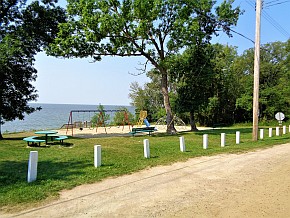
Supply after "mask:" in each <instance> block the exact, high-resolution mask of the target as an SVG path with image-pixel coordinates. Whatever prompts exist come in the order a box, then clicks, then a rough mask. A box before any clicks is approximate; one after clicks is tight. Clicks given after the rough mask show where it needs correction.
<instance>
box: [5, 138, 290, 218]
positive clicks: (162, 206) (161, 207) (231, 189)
mask: <svg viewBox="0 0 290 218" xmlns="http://www.w3.org/2000/svg"><path fill="white" fill-rule="evenodd" d="M289 201H290V144H284V145H278V146H275V147H273V148H269V149H266V150H260V151H256V152H249V153H244V154H239V155H237V154H229V155H218V156H212V157H201V158H195V159H191V160H189V161H187V162H183V163H176V164H173V165H171V166H161V167H155V168H151V169H148V170H144V171H141V172H138V173H134V174H132V175H127V176H122V177H119V178H115V179H107V180H104V181H103V182H100V183H96V184H92V185H83V186H79V187H77V188H74V189H73V190H70V191H64V192H63V193H62V194H61V197H60V199H59V200H58V201H56V202H53V203H51V204H49V205H46V206H44V207H40V208H35V209H33V210H29V211H26V212H22V213H19V214H14V217H78V218H79V217H276V218H277V217H289V216H290V202H289ZM9 216H13V215H11V214H10V215H8V214H5V215H4V214H2V215H1V213H0V217H9Z"/></svg>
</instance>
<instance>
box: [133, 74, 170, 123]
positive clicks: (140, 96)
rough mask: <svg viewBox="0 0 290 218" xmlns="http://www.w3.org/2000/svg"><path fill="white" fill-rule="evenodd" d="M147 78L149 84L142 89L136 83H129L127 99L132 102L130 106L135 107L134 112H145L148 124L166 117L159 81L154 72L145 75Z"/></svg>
mask: <svg viewBox="0 0 290 218" xmlns="http://www.w3.org/2000/svg"><path fill="white" fill-rule="evenodd" d="M147 76H148V77H149V78H150V79H151V82H149V83H145V84H144V86H143V87H140V86H139V84H138V83H136V82H134V83H131V85H130V94H129V98H131V100H132V105H133V106H134V107H136V111H141V110H145V111H147V119H148V120H149V122H156V121H157V120H158V119H159V118H160V117H163V116H165V115H166V111H165V109H164V102H163V97H162V93H161V90H160V89H161V80H160V76H159V75H158V74H156V72H154V70H153V71H150V72H149V73H147Z"/></svg>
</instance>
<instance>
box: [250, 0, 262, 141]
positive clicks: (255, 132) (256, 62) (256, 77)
mask: <svg viewBox="0 0 290 218" xmlns="http://www.w3.org/2000/svg"><path fill="white" fill-rule="evenodd" d="M261 10H262V0H257V1H256V36H255V59H254V90H253V134H252V139H253V141H257V140H258V128H259V125H258V122H259V79H260V30H261Z"/></svg>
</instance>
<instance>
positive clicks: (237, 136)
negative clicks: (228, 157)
mask: <svg viewBox="0 0 290 218" xmlns="http://www.w3.org/2000/svg"><path fill="white" fill-rule="evenodd" d="M240 136H241V133H240V131H236V144H240Z"/></svg>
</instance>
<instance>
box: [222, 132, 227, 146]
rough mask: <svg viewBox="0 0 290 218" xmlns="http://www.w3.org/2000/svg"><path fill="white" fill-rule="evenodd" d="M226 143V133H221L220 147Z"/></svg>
mask: <svg viewBox="0 0 290 218" xmlns="http://www.w3.org/2000/svg"><path fill="white" fill-rule="evenodd" d="M225 145H226V134H225V133H221V147H225Z"/></svg>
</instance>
